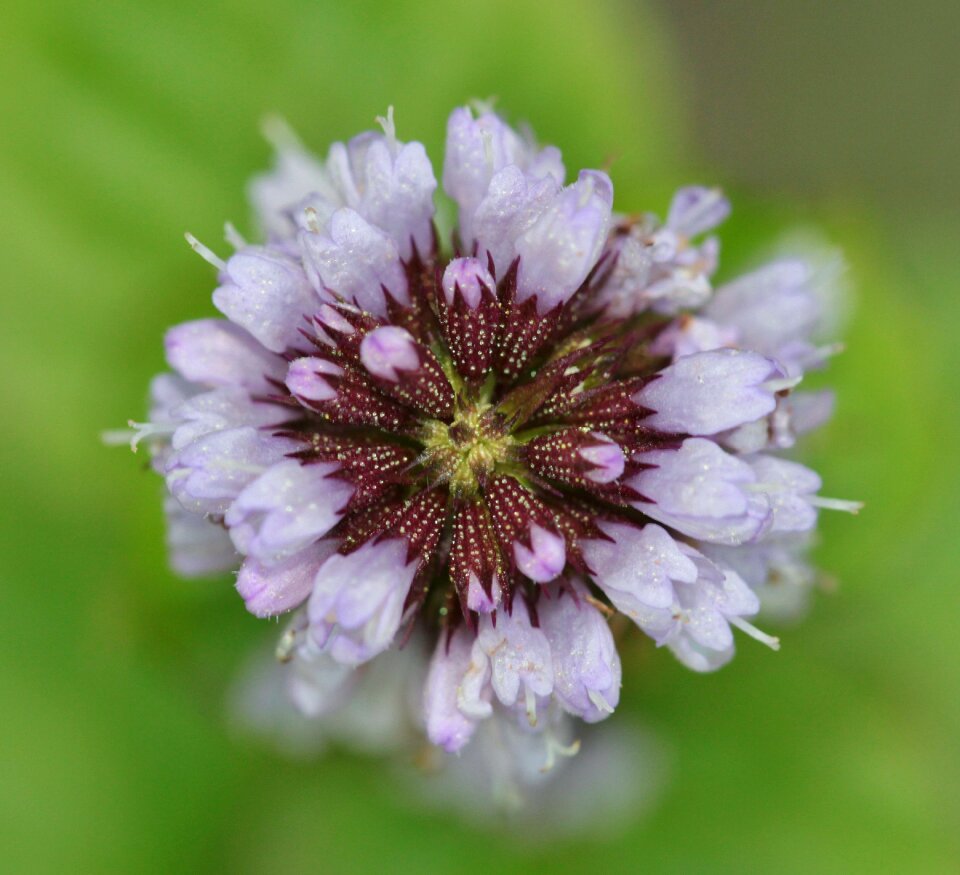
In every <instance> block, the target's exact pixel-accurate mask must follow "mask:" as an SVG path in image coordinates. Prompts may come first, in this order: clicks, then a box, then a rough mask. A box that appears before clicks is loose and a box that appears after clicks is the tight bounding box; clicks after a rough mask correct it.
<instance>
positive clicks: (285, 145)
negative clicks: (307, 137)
mask: <svg viewBox="0 0 960 875" xmlns="http://www.w3.org/2000/svg"><path fill="white" fill-rule="evenodd" d="M260 132H261V133H262V134H263V138H264V139H265V140H266V141H267V142H268V143H269V144H270V145H271V146H273V148H274V149H276V150H277V151H278V152H283V151H284V150H286V149H297V150H299V149H302V148H303V146H302V145H301V144H300V140H299V139H298V137H297V135H296V134H295V133H294V132H293V128H291V127H290V125H288V124H287V123H286V121H285V120H284V119H282V118H281V117H280V116H278V115H268V116H265V117H264V119H263V121H262V122H261V123H260Z"/></svg>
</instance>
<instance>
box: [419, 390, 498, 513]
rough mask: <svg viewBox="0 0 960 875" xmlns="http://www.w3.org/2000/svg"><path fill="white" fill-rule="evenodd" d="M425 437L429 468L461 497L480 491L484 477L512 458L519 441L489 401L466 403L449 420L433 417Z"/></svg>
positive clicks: (426, 459)
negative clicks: (505, 427)
mask: <svg viewBox="0 0 960 875" xmlns="http://www.w3.org/2000/svg"><path fill="white" fill-rule="evenodd" d="M422 440H423V445H424V457H425V461H426V467H427V469H428V470H429V471H430V472H431V473H432V475H433V476H435V477H437V478H438V479H440V480H444V481H446V482H447V483H448V484H449V488H450V491H451V492H452V493H453V494H454V495H455V496H457V497H471V496H474V495H477V494H478V493H479V491H480V485H481V484H482V483H483V481H484V480H486V479H487V478H488V477H489V476H490V475H491V474H492V473H493V472H494V471H495V470H496V469H497V467H498V466H502V465H504V464H505V463H507V462H508V461H509V460H510V458H511V454H512V448H513V446H514V445H515V443H516V441H515V440H514V439H513V437H512V436H511V435H510V434H509V433H508V432H507V431H506V430H505V429H504V428H503V426H502V425H501V424H500V422H499V417H497V416H496V415H495V414H494V412H493V409H492V405H491V404H489V403H488V402H476V403H467V404H465V405H463V406H462V407H461V408H460V409H458V411H457V413H456V415H455V416H454V418H453V422H451V423H449V424H448V423H444V422H439V421H437V420H432V421H431V422H429V423H428V424H427V425H426V426H425V427H424V435H423V438H422Z"/></svg>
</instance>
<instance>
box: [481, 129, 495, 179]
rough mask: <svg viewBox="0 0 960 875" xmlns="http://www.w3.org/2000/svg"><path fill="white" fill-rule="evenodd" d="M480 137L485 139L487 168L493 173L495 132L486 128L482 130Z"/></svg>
mask: <svg viewBox="0 0 960 875" xmlns="http://www.w3.org/2000/svg"><path fill="white" fill-rule="evenodd" d="M480 139H482V140H483V159H484V161H486V162H487V169H488V170H489V171H490V172H491V173H493V134H491V133H490V131H488V130H487V129H486V128H484V129H483V130H482V131H480Z"/></svg>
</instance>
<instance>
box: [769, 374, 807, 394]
mask: <svg viewBox="0 0 960 875" xmlns="http://www.w3.org/2000/svg"><path fill="white" fill-rule="evenodd" d="M802 379H803V376H802V375H801V376H799V377H782V378H780V379H774V380H767V381H766V382H765V383H761V385H762V386H763V388H764V389H766V390H767V391H768V392H783V391H784V390H786V389H792V388H793V387H794V386H796V385H797V384H798V383H799V382H800V381H801V380H802Z"/></svg>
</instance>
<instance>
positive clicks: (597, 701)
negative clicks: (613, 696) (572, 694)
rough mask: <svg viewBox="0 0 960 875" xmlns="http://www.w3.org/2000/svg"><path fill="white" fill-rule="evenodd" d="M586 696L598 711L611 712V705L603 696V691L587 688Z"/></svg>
mask: <svg viewBox="0 0 960 875" xmlns="http://www.w3.org/2000/svg"><path fill="white" fill-rule="evenodd" d="M587 696H588V697H589V699H590V701H591V702H593V704H594V705H595V706H596V709H597V710H598V711H602V712H603V713H605V714H612V713H613V706H612V705H611V704H610V703H609V702H608V701H607V700H606V699H605V698H604V696H603V693H601V692H600V691H599V690H587Z"/></svg>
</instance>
